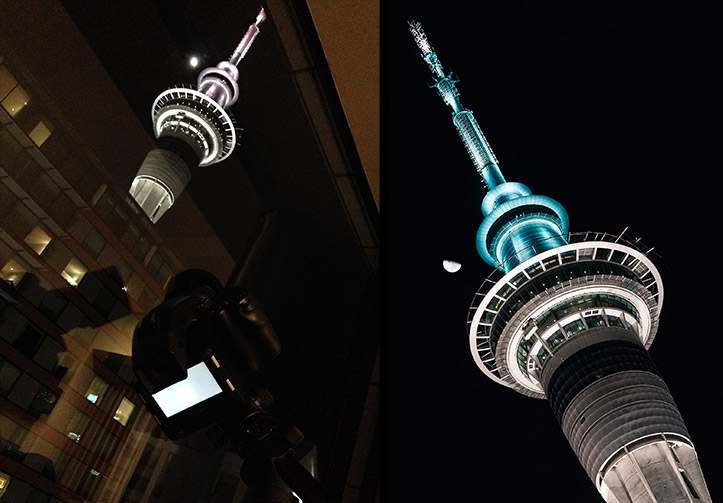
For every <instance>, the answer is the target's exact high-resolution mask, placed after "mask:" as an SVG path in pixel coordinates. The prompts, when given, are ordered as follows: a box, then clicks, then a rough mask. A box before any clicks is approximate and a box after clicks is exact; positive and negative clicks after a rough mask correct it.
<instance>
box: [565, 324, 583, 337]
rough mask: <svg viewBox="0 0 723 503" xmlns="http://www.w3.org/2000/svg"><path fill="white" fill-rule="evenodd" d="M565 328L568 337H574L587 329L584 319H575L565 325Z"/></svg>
mask: <svg viewBox="0 0 723 503" xmlns="http://www.w3.org/2000/svg"><path fill="white" fill-rule="evenodd" d="M563 330H565V333H566V334H567V336H568V337H572V336H573V335H575V334H579V333H580V332H582V331H583V330H585V325H583V323H582V320H575V321H573V322H571V323H568V324H567V325H565V326H564V327H563Z"/></svg>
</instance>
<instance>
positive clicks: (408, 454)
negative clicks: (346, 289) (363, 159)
mask: <svg viewBox="0 0 723 503" xmlns="http://www.w3.org/2000/svg"><path fill="white" fill-rule="evenodd" d="M481 5H484V7H480V6H481ZM467 6H474V7H473V8H468V7H467ZM573 6H574V7H573ZM717 8H718V7H717V6H716V5H714V4H713V3H712V2H711V3H701V2H685V3H682V2H681V3H680V4H669V3H659V4H653V3H650V4H648V3H647V2H646V3H645V5H643V4H642V3H640V4H635V3H633V2H630V3H622V2H580V3H578V4H577V5H575V4H571V3H569V2H560V3H557V4H555V5H552V6H551V5H550V4H549V3H547V2H485V3H484V4H476V3H471V2H467V3H458V4H455V5H454V7H450V5H449V4H445V3H443V2H435V3H434V4H432V5H427V3H426V2H414V1H393V2H387V3H386V6H385V7H384V10H383V11H382V14H383V16H382V19H383V22H384V23H385V24H384V26H383V28H382V34H383V36H384V38H383V48H384V50H383V53H382V57H383V61H382V64H383V66H382V68H383V73H382V77H383V84H382V91H383V92H382V96H383V99H384V102H383V110H385V122H384V123H383V129H382V131H383V141H385V142H386V144H383V148H384V151H385V152H386V153H387V158H386V163H385V164H384V166H383V171H384V173H385V184H384V186H383V187H384V189H385V190H384V194H385V196H384V201H385V209H384V213H385V215H386V241H385V242H386V249H387V259H388V260H387V272H386V274H387V279H388V290H387V308H386V309H387V313H388V320H389V329H388V333H387V341H388V346H387V351H386V358H385V361H386V369H387V371H386V374H385V375H386V378H385V380H386V383H387V386H386V387H385V389H386V395H385V396H386V404H385V409H384V410H385V411H386V416H387V417H386V420H387V426H388V427H387V431H386V440H385V442H386V446H387V453H388V455H387V458H386V460H385V469H386V472H387V475H386V485H387V491H388V492H389V494H390V495H391V496H392V498H391V500H392V501H460V500H472V499H474V500H475V501H490V502H501V501H506V502H507V501H509V502H518V501H519V502H523V501H536V502H537V503H540V502H548V501H549V502H568V501H569V502H597V501H600V502H601V501H602V498H601V497H600V496H599V495H598V493H597V490H596V489H595V488H594V486H593V484H592V482H591V481H590V480H589V479H588V477H587V475H586V473H585V471H584V470H583V468H582V467H581V466H580V465H579V464H578V461H577V458H576V457H575V455H574V453H573V452H572V449H571V448H570V446H569V445H568V443H567V440H566V439H565V438H564V435H563V434H562V431H561V430H560V428H559V426H558V424H557V422H556V421H555V419H554V417H553V415H552V412H551V411H550V408H549V405H548V404H547V402H546V401H542V400H536V399H532V398H528V397H525V396H522V395H520V394H518V393H516V392H514V391H513V390H511V389H508V388H505V387H502V386H500V385H498V384H495V383H494V382H492V381H491V380H489V379H488V378H487V377H485V376H484V374H482V372H481V371H479V369H478V368H477V366H476V364H475V363H474V361H473V359H472V356H471V354H470V352H469V343H468V338H467V327H466V319H467V309H468V307H469V305H470V303H471V301H472V298H473V295H474V293H475V291H476V290H477V289H478V287H479V285H480V284H481V283H482V281H483V279H484V278H485V277H486V276H487V275H489V274H490V273H491V272H492V270H491V267H490V266H488V265H487V264H486V263H484V262H483V261H482V260H481V259H480V258H479V256H478V255H477V252H476V250H475V235H476V231H477V228H478V226H479V224H480V222H481V218H482V215H481V211H480V203H481V202H482V198H483V196H484V193H485V192H484V188H483V186H482V184H481V182H480V178H479V176H478V175H477V173H476V171H475V169H474V167H473V165H472V162H471V160H470V159H469V158H468V156H467V153H466V152H465V149H464V147H463V145H462V143H461V141H460V139H459V137H458V136H457V132H456V130H455V128H454V126H453V125H452V122H451V109H449V108H448V107H446V106H445V105H444V104H443V102H442V100H441V98H439V97H438V96H437V93H436V91H435V90H434V89H430V88H429V87H428V84H429V83H431V82H432V75H431V73H430V71H429V69H428V67H427V65H426V63H425V62H424V61H423V60H422V58H421V57H420V53H419V50H418V49H417V47H416V45H415V43H414V41H413V38H412V36H411V34H410V32H409V30H408V28H407V20H408V19H410V18H414V19H416V20H418V21H420V22H421V23H422V26H423V28H424V30H425V32H426V33H427V36H428V39H429V42H430V44H431V45H432V47H434V48H435V49H436V51H437V54H438V55H439V57H440V60H441V62H442V64H443V65H444V67H445V69H446V70H448V71H449V70H452V71H453V72H454V74H455V75H456V76H457V77H458V78H459V79H460V82H459V83H457V88H458V90H459V91H460V94H461V101H462V104H463V105H464V106H465V107H466V108H468V109H470V110H472V111H473V112H474V114H475V118H476V119H477V122H478V123H479V124H480V127H481V128H482V130H483V132H484V133H485V136H486V137H487V139H488V141H489V142H490V144H491V147H492V149H493V150H494V152H495V154H496V156H497V158H498V160H499V165H500V168H501V170H502V173H503V175H504V176H505V178H506V179H507V180H508V181H519V182H522V183H524V184H526V185H527V186H528V187H530V189H531V190H532V191H533V193H535V194H540V195H545V196H549V197H552V198H553V199H556V200H557V201H559V202H560V203H561V204H563V206H565V208H566V209H567V211H568V214H569V215H570V229H571V231H586V230H591V231H604V232H609V233H613V234H618V233H620V232H622V231H623V229H625V228H626V227H627V228H628V231H627V233H626V237H628V238H629V239H631V240H632V239H635V238H638V237H640V238H642V242H643V243H645V244H646V245H647V246H651V247H655V248H654V252H653V254H652V258H653V260H654V262H655V263H656V265H657V266H658V268H659V270H660V272H661V274H662V276H663V286H664V301H663V309H662V316H661V323H660V328H659V331H658V334H657V337H656V340H655V343H654V344H653V345H652V347H651V349H650V353H651V355H652V357H653V359H654V360H655V362H656V364H657V365H658V367H659V369H660V371H661V373H662V375H663V377H664V378H665V380H666V382H667V384H668V386H669V388H670V389H671V392H672V394H673V397H674V398H675V399H676V402H677V404H678V406H679V409H680V411H681V413H682V415H683V418H684V419H685V421H686V424H687V426H688V430H689V432H690V435H691V437H692V440H693V442H694V444H695V445H696V448H697V451H698V455H699V457H700V460H701V465H702V468H703V472H704V474H705V475H706V479H707V483H708V487H709V490H710V492H711V496H712V497H713V500H714V501H715V500H716V498H721V497H723V484H722V483H721V478H720V473H723V471H722V470H721V462H720V456H719V452H720V450H721V449H722V448H723V441H722V438H721V437H722V435H721V433H720V427H721V423H722V421H721V415H720V409H721V395H722V394H721V385H722V384H723V379H722V378H721V374H720V366H719V361H720V359H721V358H723V356H722V354H721V351H722V349H723V344H722V343H721V337H723V333H722V332H723V330H722V329H721V327H720V326H719V325H718V324H717V323H716V321H717V319H718V314H719V313H720V308H719V302H718V300H717V299H718V298H719V295H720V294H719V292H718V291H719V284H720V274H721V273H720V268H719V267H718V265H717V264H716V263H715V257H716V256H717V255H719V254H720V248H721V247H720V245H719V244H718V243H716V236H717V235H718V234H720V232H721V231H720V228H721V224H720V217H719V214H720V202H719V196H718V193H719V189H718V187H719V186H720V183H721V177H720V168H721V155H720V149H719V146H720V142H721V137H722V136H721V127H720V123H721V119H722V118H723V113H722V112H723V110H722V109H721V108H722V107H721V100H720V93H721V89H722V87H721V76H722V72H721V68H723V66H722V65H721V49H722V48H723V47H722V46H723V44H722V42H723V32H722V31H721V29H720V19H721V16H720V12H719V11H718V10H717ZM444 259H453V260H456V261H458V262H460V263H461V264H462V269H461V270H460V271H459V272H457V273H455V274H450V273H447V272H446V271H445V270H444V269H443V268H442V261H443V260H444Z"/></svg>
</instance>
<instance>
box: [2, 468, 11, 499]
mask: <svg viewBox="0 0 723 503" xmlns="http://www.w3.org/2000/svg"><path fill="white" fill-rule="evenodd" d="M9 484H10V475H8V474H7V473H5V472H0V498H2V497H3V494H5V491H7V489H8V485H9Z"/></svg>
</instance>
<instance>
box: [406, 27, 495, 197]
mask: <svg viewBox="0 0 723 503" xmlns="http://www.w3.org/2000/svg"><path fill="white" fill-rule="evenodd" d="M409 30H410V31H411V32H412V35H413V36H414V41H415V42H416V43H417V46H418V47H419V49H420V50H421V51H422V59H424V61H426V62H427V64H428V65H429V69H430V70H431V71H432V74H433V75H434V85H433V86H432V87H434V88H436V89H437V93H438V94H439V96H440V97H441V98H442V100H443V101H444V103H445V104H446V105H448V106H450V107H452V122H453V123H454V125H455V127H456V128H457V132H458V133H459V136H460V138H461V139H462V143H464V146H465V148H466V149H467V153H468V154H469V156H470V158H471V159H472V162H473V163H474V166H475V168H476V169H477V172H478V173H479V175H480V176H481V177H482V180H483V181H484V183H485V185H486V186H487V188H488V190H492V189H494V188H495V187H497V186H498V185H502V184H503V183H505V179H504V177H503V176H502V173H501V172H500V168H499V167H498V165H497V164H498V163H497V158H496V157H495V154H494V152H492V148H491V147H490V145H489V143H487V139H486V138H485V137H484V135H483V134H482V130H481V129H480V127H479V124H477V121H476V120H475V118H474V115H473V114H472V111H471V110H467V109H465V108H464V107H463V106H462V103H461V102H460V100H459V91H457V87H456V86H455V85H454V84H455V82H459V81H458V80H456V79H454V78H453V77H452V73H451V72H450V73H449V74H448V75H445V72H444V67H442V63H441V62H440V61H439V58H438V57H437V53H436V52H435V51H434V48H433V47H432V46H431V45H430V44H429V41H428V40H427V35H426V34H425V33H424V30H423V29H422V24H421V23H420V22H418V21H414V20H412V21H409Z"/></svg>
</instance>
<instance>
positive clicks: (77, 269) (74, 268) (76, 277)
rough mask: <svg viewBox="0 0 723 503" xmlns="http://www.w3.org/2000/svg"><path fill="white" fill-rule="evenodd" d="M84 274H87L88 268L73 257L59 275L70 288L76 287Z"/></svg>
mask: <svg viewBox="0 0 723 503" xmlns="http://www.w3.org/2000/svg"><path fill="white" fill-rule="evenodd" d="M86 272H88V268H87V267H85V266H84V265H83V263H82V262H81V261H80V260H78V259H77V258H75V257H73V258H71V259H70V260H69V261H68V263H67V264H66V266H65V268H64V269H63V272H61V273H60V275H61V276H62V277H63V278H65V281H67V282H68V283H70V284H71V285H72V286H78V283H80V280H82V279H83V276H85V273H86Z"/></svg>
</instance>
